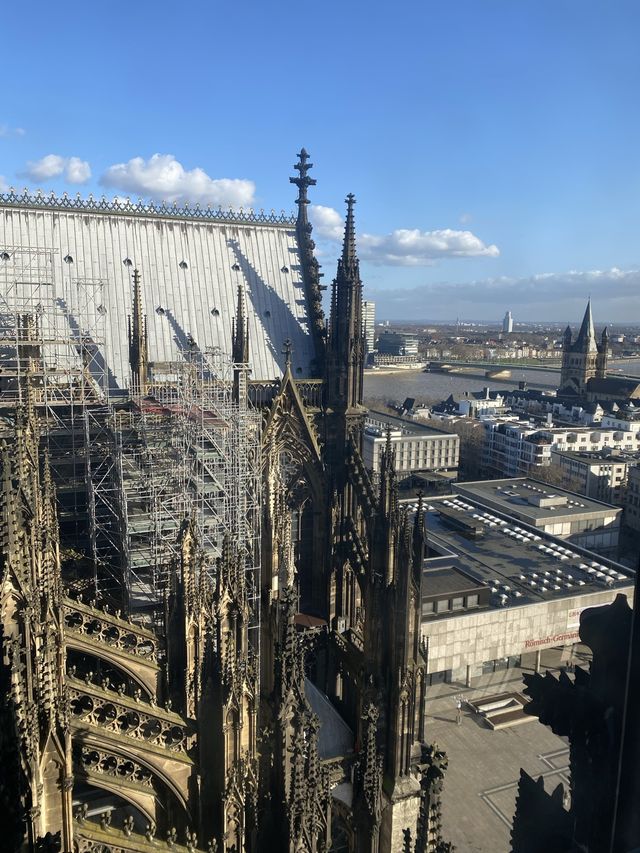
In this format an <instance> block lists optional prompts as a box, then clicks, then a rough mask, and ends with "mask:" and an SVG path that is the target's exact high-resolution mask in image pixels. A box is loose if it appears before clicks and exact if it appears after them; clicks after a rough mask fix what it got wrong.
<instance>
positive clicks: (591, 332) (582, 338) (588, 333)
mask: <svg viewBox="0 0 640 853" xmlns="http://www.w3.org/2000/svg"><path fill="white" fill-rule="evenodd" d="M576 345H577V346H578V345H579V346H580V347H581V348H582V350H583V351H584V352H592V351H595V350H597V348H598V346H597V343H596V333H595V329H594V327H593V315H592V314H591V298H589V301H588V302H587V308H586V310H585V312H584V317H583V318H582V325H581V326H580V331H579V332H578V337H577V338H576Z"/></svg>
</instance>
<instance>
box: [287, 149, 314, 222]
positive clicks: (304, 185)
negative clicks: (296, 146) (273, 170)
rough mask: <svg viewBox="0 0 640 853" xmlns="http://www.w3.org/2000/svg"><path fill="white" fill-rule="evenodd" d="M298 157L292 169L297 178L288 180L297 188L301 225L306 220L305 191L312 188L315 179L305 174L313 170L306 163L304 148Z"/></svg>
mask: <svg viewBox="0 0 640 853" xmlns="http://www.w3.org/2000/svg"><path fill="white" fill-rule="evenodd" d="M298 157H299V160H298V162H297V163H296V164H295V165H294V167H293V168H294V169H295V170H296V171H297V172H299V177H297V178H289V183H291V184H295V185H296V186H297V187H298V198H297V199H296V204H297V205H298V223H301V222H306V219H307V211H306V206H307V205H308V204H309V199H308V198H307V190H308V188H309V187H314V186H315V185H316V183H317V181H316V179H315V178H310V177H309V175H308V174H307V173H308V172H309V169H312V168H313V163H309V162H308V160H309V155H308V154H307V152H306V150H305V149H304V148H302V149H301V150H300V153H299V154H298Z"/></svg>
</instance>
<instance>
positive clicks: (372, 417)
mask: <svg viewBox="0 0 640 853" xmlns="http://www.w3.org/2000/svg"><path fill="white" fill-rule="evenodd" d="M388 430H389V431H390V433H391V435H390V439H391V445H392V447H393V448H394V449H395V465H396V471H397V473H398V475H399V477H400V478H402V476H403V475H404V474H409V473H419V472H421V471H438V472H447V473H449V474H451V475H452V476H453V477H455V474H456V472H457V469H458V460H459V456H460V438H459V436H457V435H455V434H452V433H448V432H444V431H442V430H439V429H433V428H432V427H428V426H424V425H423V424H420V423H417V422H416V421H408V420H404V418H396V417H394V416H393V415H386V414H384V412H377V411H375V410H371V411H370V412H369V414H368V415H367V420H366V426H365V431H364V443H363V448H362V458H363V460H364V464H365V466H366V467H367V468H369V469H370V470H371V471H373V472H374V473H377V472H378V471H379V469H380V454H381V453H382V451H383V449H384V447H385V445H386V442H387V431H388Z"/></svg>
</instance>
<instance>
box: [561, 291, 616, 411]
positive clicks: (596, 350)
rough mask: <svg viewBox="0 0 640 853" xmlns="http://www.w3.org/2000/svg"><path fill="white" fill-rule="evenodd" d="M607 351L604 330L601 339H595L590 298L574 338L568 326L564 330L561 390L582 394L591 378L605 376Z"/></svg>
mask: <svg viewBox="0 0 640 853" xmlns="http://www.w3.org/2000/svg"><path fill="white" fill-rule="evenodd" d="M608 350H609V334H608V332H607V330H606V329H605V330H604V331H603V333H602V337H601V338H600V342H598V341H597V340H596V333H595V329H594V328H593V317H592V315H591V300H589V302H588V303H587V310H586V311H585V312H584V317H583V319H582V325H581V326H580V331H579V332H578V337H577V338H576V339H575V341H573V340H572V336H571V328H570V327H569V326H567V328H566V329H565V333H564V338H563V341H562V372H561V374H560V390H561V391H562V392H564V393H569V394H584V392H585V389H586V385H587V383H588V381H589V380H590V379H592V378H596V379H604V378H605V376H606V375H607V357H608Z"/></svg>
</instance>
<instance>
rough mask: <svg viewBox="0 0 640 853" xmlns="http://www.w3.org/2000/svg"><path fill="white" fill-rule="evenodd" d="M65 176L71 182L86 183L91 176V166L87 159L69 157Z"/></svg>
mask: <svg viewBox="0 0 640 853" xmlns="http://www.w3.org/2000/svg"><path fill="white" fill-rule="evenodd" d="M64 176H65V178H66V179H67V180H68V181H69V183H70V184H85V183H86V182H87V181H88V180H89V178H90V177H91V167H90V166H89V164H88V162H87V161H86V160H81V159H80V158H79V157H69V159H68V161H67V165H66V168H65V173H64Z"/></svg>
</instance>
